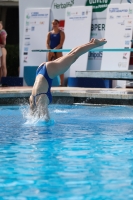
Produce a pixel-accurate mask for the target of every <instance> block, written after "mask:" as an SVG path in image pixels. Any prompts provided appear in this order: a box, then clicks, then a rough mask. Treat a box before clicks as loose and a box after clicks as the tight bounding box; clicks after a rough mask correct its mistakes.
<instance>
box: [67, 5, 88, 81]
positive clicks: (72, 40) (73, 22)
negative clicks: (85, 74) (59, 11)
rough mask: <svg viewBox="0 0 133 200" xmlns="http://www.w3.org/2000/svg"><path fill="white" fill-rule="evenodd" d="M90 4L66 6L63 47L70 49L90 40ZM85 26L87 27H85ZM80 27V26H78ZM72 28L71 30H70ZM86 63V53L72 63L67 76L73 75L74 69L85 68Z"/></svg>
mask: <svg viewBox="0 0 133 200" xmlns="http://www.w3.org/2000/svg"><path fill="white" fill-rule="evenodd" d="M91 19H92V6H89V7H86V6H76V7H71V8H66V15H65V29H64V31H65V35H66V39H65V42H64V45H63V48H64V49H69V48H70V49H72V48H75V47H76V46H79V45H83V44H85V43H87V42H89V41H90V33H91ZM86 26H87V29H86ZM79 27H82V28H79ZM71 30H72V31H71ZM87 63H88V53H86V54H84V55H82V56H81V57H80V58H78V60H77V61H76V62H75V63H74V64H73V65H72V67H71V68H70V70H69V76H70V77H75V71H76V70H81V69H82V70H83V71H84V70H86V69H87Z"/></svg>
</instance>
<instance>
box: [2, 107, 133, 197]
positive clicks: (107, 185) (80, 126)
mask: <svg viewBox="0 0 133 200" xmlns="http://www.w3.org/2000/svg"><path fill="white" fill-rule="evenodd" d="M50 114H51V118H52V119H53V120H51V124H48V125H46V124H43V123H42V124H41V123H38V122H36V121H35V120H33V119H29V117H28V107H27V106H23V107H22V106H20V107H19V106H12V107H11V106H5V107H4V106H1V107H0V199H4V200H5V199H8V200H10V199H11V200H14V199H19V200H27V199H28V200H32V199H33V200H36V199H43V200H44V199H48V200H54V199H55V200H64V199H70V200H86V199H87V200H131V199H133V107H128V106H96V107H95V106H88V107H87V106H62V105H51V106H50Z"/></svg>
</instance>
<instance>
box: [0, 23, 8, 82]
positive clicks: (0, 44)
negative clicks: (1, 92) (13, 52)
mask: <svg viewBox="0 0 133 200" xmlns="http://www.w3.org/2000/svg"><path fill="white" fill-rule="evenodd" d="M6 37H7V33H6V31H5V30H4V29H3V24H2V21H0V55H1V57H0V61H1V65H0V81H1V77H6V76H7V68H6V55H7V51H6V48H5V45H6Z"/></svg>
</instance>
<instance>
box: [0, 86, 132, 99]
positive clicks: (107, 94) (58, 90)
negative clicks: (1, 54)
mask: <svg viewBox="0 0 133 200" xmlns="http://www.w3.org/2000/svg"><path fill="white" fill-rule="evenodd" d="M31 90H32V87H1V88H0V98H10V97H17V98H18V97H29V96H30V94H31ZM51 91H52V95H53V96H56V97H58V96H59V97H86V98H87V97H90V98H101V99H102V98H107V99H109V98H110V99H133V89H127V88H126V89H125V88H114V89H113V88H112V89H108V88H107V89H104V88H78V87H52V89H51Z"/></svg>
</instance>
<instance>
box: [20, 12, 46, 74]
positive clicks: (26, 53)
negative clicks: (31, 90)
mask: <svg viewBox="0 0 133 200" xmlns="http://www.w3.org/2000/svg"><path fill="white" fill-rule="evenodd" d="M49 18H50V9H49V8H33V9H32V8H29V9H26V10H25V15H24V19H25V20H24V34H23V43H22V55H21V69H20V76H21V77H23V70H24V66H32V67H33V66H38V65H40V63H42V62H44V61H46V53H45V52H32V50H34V49H46V36H47V34H48V31H49Z"/></svg>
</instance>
